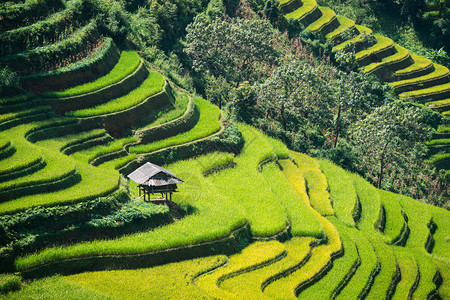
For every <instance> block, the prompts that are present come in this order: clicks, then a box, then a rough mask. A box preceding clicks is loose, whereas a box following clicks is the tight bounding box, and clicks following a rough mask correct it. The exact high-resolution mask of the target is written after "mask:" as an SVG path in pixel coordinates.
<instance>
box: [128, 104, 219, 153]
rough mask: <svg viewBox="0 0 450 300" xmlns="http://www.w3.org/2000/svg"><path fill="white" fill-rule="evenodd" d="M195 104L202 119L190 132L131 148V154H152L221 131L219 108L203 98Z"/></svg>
mask: <svg viewBox="0 0 450 300" xmlns="http://www.w3.org/2000/svg"><path fill="white" fill-rule="evenodd" d="M195 104H196V105H197V108H198V109H199V111H200V119H199V120H198V122H197V124H196V125H195V126H194V128H192V129H191V130H189V131H186V132H183V133H181V134H178V135H176V136H172V137H170V138H167V139H163V140H159V141H156V142H154V143H150V144H145V145H137V146H132V147H130V149H129V151H130V153H150V152H153V151H156V150H159V149H162V148H166V147H170V146H175V145H181V144H184V143H187V142H191V141H195V140H197V139H201V138H204V137H207V136H209V135H211V134H213V133H216V132H217V131H219V129H220V122H219V117H220V110H219V108H218V107H217V106H215V105H212V104H210V103H209V102H208V101H206V100H203V99H201V98H196V99H195Z"/></svg>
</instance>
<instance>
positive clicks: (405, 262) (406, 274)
mask: <svg viewBox="0 0 450 300" xmlns="http://www.w3.org/2000/svg"><path fill="white" fill-rule="evenodd" d="M391 250H392V251H393V252H394V255H395V258H396V259H397V263H398V265H399V267H400V272H401V274H402V278H401V280H400V281H399V283H398V285H397V288H396V289H395V294H394V296H393V298H392V299H395V300H397V299H398V300H401V299H406V298H408V295H409V293H410V290H411V289H412V288H413V285H414V282H415V281H416V278H417V276H418V275H419V273H418V272H419V268H418V266H417V263H416V260H415V258H414V255H412V254H411V253H409V251H407V250H406V249H404V248H402V247H391Z"/></svg>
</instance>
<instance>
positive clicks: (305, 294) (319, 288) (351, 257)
mask: <svg viewBox="0 0 450 300" xmlns="http://www.w3.org/2000/svg"><path fill="white" fill-rule="evenodd" d="M334 220H335V221H338V222H339V220H337V219H336V218H334ZM340 236H341V239H342V243H343V247H344V255H343V256H341V257H338V258H336V259H335V260H334V261H333V268H332V269H331V270H330V271H329V272H328V273H327V274H326V275H325V276H324V277H323V278H322V279H321V280H320V281H319V282H317V283H316V284H313V285H312V286H310V287H308V288H307V289H306V290H304V291H302V292H301V293H300V295H299V299H332V295H334V292H335V290H336V288H338V287H339V286H340V284H341V283H342V281H343V280H344V277H346V276H347V275H348V274H351V272H352V271H353V267H354V266H355V264H356V263H357V262H358V259H359V256H358V252H357V251H358V250H357V248H356V245H355V243H354V242H353V241H352V240H351V239H350V238H349V237H348V236H346V235H343V234H341V235H340Z"/></svg>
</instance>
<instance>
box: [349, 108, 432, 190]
mask: <svg viewBox="0 0 450 300" xmlns="http://www.w3.org/2000/svg"><path fill="white" fill-rule="evenodd" d="M422 118H423V117H422V115H421V113H420V109H419V108H417V107H414V106H409V107H405V106H404V105H402V104H401V103H397V102H394V103H390V104H387V105H384V106H381V107H378V108H377V109H375V111H374V112H373V113H372V114H370V115H368V116H367V117H366V118H365V119H363V120H361V121H359V122H356V123H355V124H354V126H353V128H352V138H353V140H354V142H355V145H356V147H357V148H358V150H359V152H360V154H361V164H363V166H362V167H365V168H366V169H367V170H368V173H369V174H370V173H372V174H376V176H374V179H375V178H376V179H377V180H376V181H377V187H378V188H381V187H382V182H383V176H384V171H385V168H386V166H387V165H388V164H390V163H392V162H394V161H398V160H399V159H401V158H402V157H407V156H410V154H412V153H414V152H420V151H421V149H423V142H424V141H425V140H427V139H428V138H429V137H430V135H431V128H430V127H429V126H427V125H426V124H424V122H423V120H422Z"/></svg>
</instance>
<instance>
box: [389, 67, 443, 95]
mask: <svg viewBox="0 0 450 300" xmlns="http://www.w3.org/2000/svg"><path fill="white" fill-rule="evenodd" d="M448 74H449V70H448V68H447V67H444V66H442V65H439V64H434V71H433V72H431V73H429V74H427V75H423V76H419V77H414V78H411V79H406V80H400V81H395V82H393V83H391V85H392V87H393V88H394V89H395V88H399V87H405V86H413V85H415V84H420V83H424V82H427V81H431V80H433V79H436V78H442V77H444V76H448Z"/></svg>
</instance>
